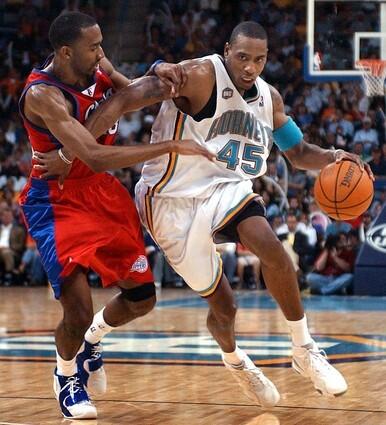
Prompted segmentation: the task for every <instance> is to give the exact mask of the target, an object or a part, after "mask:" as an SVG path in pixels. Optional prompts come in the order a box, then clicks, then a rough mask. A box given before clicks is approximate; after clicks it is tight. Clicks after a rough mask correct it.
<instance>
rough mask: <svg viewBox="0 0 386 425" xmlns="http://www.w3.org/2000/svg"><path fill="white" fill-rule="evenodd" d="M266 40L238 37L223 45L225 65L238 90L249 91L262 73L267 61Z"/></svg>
mask: <svg viewBox="0 0 386 425" xmlns="http://www.w3.org/2000/svg"><path fill="white" fill-rule="evenodd" d="M267 52H268V48H267V40H260V39H256V38H250V37H246V36H244V35H238V36H237V38H236V39H235V40H234V41H233V42H232V44H229V43H227V44H226V45H225V50H224V57H225V64H226V67H227V70H228V72H229V74H230V75H231V78H232V81H233V83H234V84H235V86H236V87H237V88H238V89H239V90H249V89H250V88H251V87H252V86H253V84H254V83H255V80H256V78H257V77H258V76H259V75H260V74H261V73H262V72H263V69H264V65H265V63H266V61H267Z"/></svg>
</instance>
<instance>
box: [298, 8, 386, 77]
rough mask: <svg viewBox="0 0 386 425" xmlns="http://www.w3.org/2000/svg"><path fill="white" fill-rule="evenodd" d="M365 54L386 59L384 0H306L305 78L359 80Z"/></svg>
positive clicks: (369, 56)
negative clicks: (360, 67) (359, 67)
mask: <svg viewBox="0 0 386 425" xmlns="http://www.w3.org/2000/svg"><path fill="white" fill-rule="evenodd" d="M369 58H371V59H386V0H362V1H357V0H356V1H353V0H338V1H337V0H308V10H307V43H306V46H305V51H304V78H305V79H306V80H307V81H331V80H334V81H347V80H360V78H361V71H360V70H358V69H356V68H355V63H356V61H357V60H359V59H369Z"/></svg>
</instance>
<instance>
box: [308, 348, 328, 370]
mask: <svg viewBox="0 0 386 425" xmlns="http://www.w3.org/2000/svg"><path fill="white" fill-rule="evenodd" d="M307 352H308V356H307V357H308V361H309V365H310V367H311V368H312V369H314V370H315V371H316V372H318V373H323V372H327V371H328V370H330V368H331V365H330V364H329V363H328V361H327V354H326V352H325V351H324V350H320V349H319V348H317V347H312V348H309V349H308V350H307Z"/></svg>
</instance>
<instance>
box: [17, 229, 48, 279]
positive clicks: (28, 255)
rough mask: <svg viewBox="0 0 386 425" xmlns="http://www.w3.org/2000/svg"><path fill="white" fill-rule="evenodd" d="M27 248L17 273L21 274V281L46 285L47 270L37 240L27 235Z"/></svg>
mask: <svg viewBox="0 0 386 425" xmlns="http://www.w3.org/2000/svg"><path fill="white" fill-rule="evenodd" d="M26 247H27V249H26V250H25V251H24V253H23V256H22V258H21V262H20V265H19V267H18V269H17V271H16V273H15V274H18V275H19V281H20V283H22V282H24V283H25V284H27V285H32V286H36V285H44V284H46V283H47V276H46V272H45V271H44V268H43V264H42V261H41V258H40V255H39V252H38V250H37V249H36V243H35V241H34V240H33V239H32V238H31V237H30V236H29V235H28V236H27V243H26Z"/></svg>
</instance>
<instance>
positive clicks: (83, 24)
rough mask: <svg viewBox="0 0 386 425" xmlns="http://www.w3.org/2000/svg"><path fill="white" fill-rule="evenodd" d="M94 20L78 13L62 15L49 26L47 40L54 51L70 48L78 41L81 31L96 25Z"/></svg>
mask: <svg viewBox="0 0 386 425" xmlns="http://www.w3.org/2000/svg"><path fill="white" fill-rule="evenodd" d="M96 24H97V22H96V20H95V19H94V18H93V17H92V16H89V15H86V14H84V13H80V12H68V13H63V14H61V15H59V16H58V17H56V18H55V19H54V21H53V22H52V24H51V26H50V30H49V32H48V38H49V40H50V43H51V46H52V48H53V49H54V50H58V49H60V48H61V47H63V46H71V45H72V44H73V43H74V42H75V41H77V40H78V39H79V37H80V36H81V34H82V29H84V28H89V27H92V26H94V25H96Z"/></svg>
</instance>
